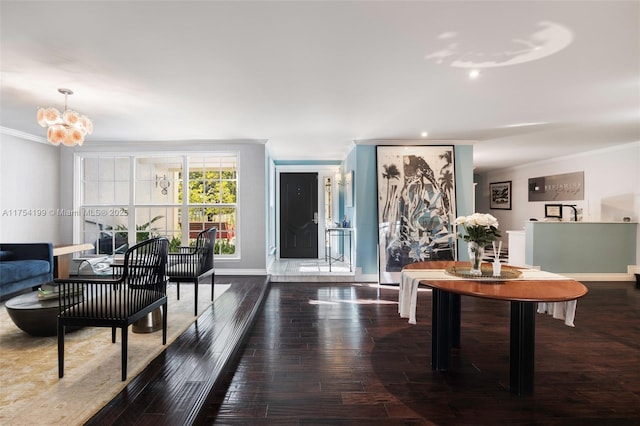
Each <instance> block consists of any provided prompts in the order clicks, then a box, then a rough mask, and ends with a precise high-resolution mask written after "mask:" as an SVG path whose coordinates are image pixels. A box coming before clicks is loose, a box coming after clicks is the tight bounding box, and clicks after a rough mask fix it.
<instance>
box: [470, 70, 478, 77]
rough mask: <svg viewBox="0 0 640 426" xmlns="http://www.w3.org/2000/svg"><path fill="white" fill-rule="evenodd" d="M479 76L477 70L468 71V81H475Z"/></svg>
mask: <svg viewBox="0 0 640 426" xmlns="http://www.w3.org/2000/svg"><path fill="white" fill-rule="evenodd" d="M479 76H480V71H478V70H471V71H469V78H470V79H476V78H478V77H479Z"/></svg>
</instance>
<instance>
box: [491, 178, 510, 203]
mask: <svg viewBox="0 0 640 426" xmlns="http://www.w3.org/2000/svg"><path fill="white" fill-rule="evenodd" d="M489 193H490V195H491V200H490V201H489V208H491V209H494V210H511V181H510V180H508V181H505V182H491V183H490V184H489Z"/></svg>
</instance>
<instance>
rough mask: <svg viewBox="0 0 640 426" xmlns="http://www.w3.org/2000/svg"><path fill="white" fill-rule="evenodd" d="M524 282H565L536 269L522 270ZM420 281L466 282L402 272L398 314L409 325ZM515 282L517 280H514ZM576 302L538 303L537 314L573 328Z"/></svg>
mask: <svg viewBox="0 0 640 426" xmlns="http://www.w3.org/2000/svg"><path fill="white" fill-rule="evenodd" d="M521 271H522V277H521V278H519V279H524V280H566V279H567V278H566V277H563V276H562V275H558V274H554V273H551V272H546V271H540V270H537V269H522V270H521ZM421 280H438V281H444V280H466V278H460V277H456V276H454V275H450V274H447V273H446V272H445V270H444V269H407V270H404V271H402V275H401V278H400V291H399V292H398V313H399V314H400V318H409V324H415V323H416V305H417V302H418V285H419V284H420V281H421ZM516 281H517V280H516ZM577 303H578V301H577V300H569V301H566V302H550V303H538V313H541V314H542V313H548V314H549V315H553V317H554V318H556V319H562V320H564V323H565V324H566V325H568V326H569V327H574V326H575V325H574V323H573V320H574V319H575V315H576V304H577Z"/></svg>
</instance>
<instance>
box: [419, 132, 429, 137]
mask: <svg viewBox="0 0 640 426" xmlns="http://www.w3.org/2000/svg"><path fill="white" fill-rule="evenodd" d="M420 136H422V137H423V138H426V137H427V136H429V133H428V132H422V133H420Z"/></svg>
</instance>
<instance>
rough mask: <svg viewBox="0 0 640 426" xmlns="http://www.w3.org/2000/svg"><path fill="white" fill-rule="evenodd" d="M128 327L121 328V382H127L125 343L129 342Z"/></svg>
mask: <svg viewBox="0 0 640 426" xmlns="http://www.w3.org/2000/svg"><path fill="white" fill-rule="evenodd" d="M128 331H129V327H127V326H125V327H122V381H123V382H124V381H125V380H127V341H128V340H129V333H128Z"/></svg>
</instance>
